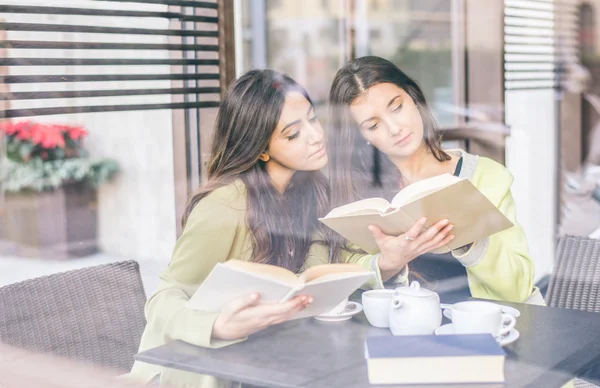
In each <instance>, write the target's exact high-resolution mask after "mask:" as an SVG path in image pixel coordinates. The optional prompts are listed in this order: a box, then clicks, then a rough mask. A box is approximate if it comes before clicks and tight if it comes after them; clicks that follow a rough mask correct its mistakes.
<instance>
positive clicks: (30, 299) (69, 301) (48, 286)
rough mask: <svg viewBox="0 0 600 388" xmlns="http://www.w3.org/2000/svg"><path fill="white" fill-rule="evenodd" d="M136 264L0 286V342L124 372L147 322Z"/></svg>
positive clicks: (61, 274)
mask: <svg viewBox="0 0 600 388" xmlns="http://www.w3.org/2000/svg"><path fill="white" fill-rule="evenodd" d="M145 302H146V297H145V292H144V286H143V284H142V279H141V276H140V270H139V265H138V263H136V262H135V261H125V262H120V263H112V264H105V265H99V266H95V267H89V268H83V269H78V270H73V271H69V272H64V273H58V274H54V275H49V276H43V277H40V278H36V279H31V280H26V281H23V282H19V283H15V284H11V285H8V286H5V287H2V288H0V342H4V343H6V344H9V345H13V346H17V347H21V348H25V349H29V350H32V351H35V352H39V353H51V354H54V355H58V356H63V357H67V358H71V359H76V360H81V361H86V362H90V363H93V364H96V365H100V366H103V367H108V368H112V369H115V370H116V371H115V372H117V371H118V373H121V372H122V371H128V370H129V369H131V366H132V365H133V356H134V355H135V354H136V353H137V351H138V346H139V342H140V338H141V335H142V331H143V330H144V326H145V324H146V322H145V318H144V303H145Z"/></svg>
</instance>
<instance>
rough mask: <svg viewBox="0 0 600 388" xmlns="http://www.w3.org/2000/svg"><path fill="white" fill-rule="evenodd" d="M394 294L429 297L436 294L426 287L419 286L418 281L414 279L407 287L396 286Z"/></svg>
mask: <svg viewBox="0 0 600 388" xmlns="http://www.w3.org/2000/svg"><path fill="white" fill-rule="evenodd" d="M396 294H397V295H398V294H401V295H408V296H416V297H418V298H431V297H434V296H436V295H437V294H436V293H435V292H433V291H431V290H428V289H426V288H421V285H420V284H419V282H418V281H416V280H414V281H412V282H411V283H410V286H408V287H398V288H396Z"/></svg>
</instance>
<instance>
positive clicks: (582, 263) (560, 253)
mask: <svg viewBox="0 0 600 388" xmlns="http://www.w3.org/2000/svg"><path fill="white" fill-rule="evenodd" d="M556 257H557V263H556V266H555V268H554V273H553V274H552V278H551V279H550V284H549V285H548V293H547V294H546V303H547V304H548V305H549V306H552V307H562V308H569V309H577V310H584V311H592V312H600V240H596V239H591V238H586V237H576V236H564V237H562V238H561V239H560V242H559V244H558V250H557V255H556ZM595 374H597V372H596V373H594V376H590V378H593V379H594V380H595V381H597V379H599V378H600V376H596V375H595ZM575 387H576V388H588V387H598V385H594V384H590V383H588V382H586V381H583V380H580V379H575Z"/></svg>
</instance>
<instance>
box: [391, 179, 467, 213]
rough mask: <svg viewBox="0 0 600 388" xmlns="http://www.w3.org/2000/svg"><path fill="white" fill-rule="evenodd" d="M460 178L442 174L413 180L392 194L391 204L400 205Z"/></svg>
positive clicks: (455, 181)
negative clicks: (394, 194)
mask: <svg viewBox="0 0 600 388" xmlns="http://www.w3.org/2000/svg"><path fill="white" fill-rule="evenodd" d="M461 180H462V178H459V177H456V176H454V175H451V174H442V175H437V176H434V177H431V178H428V179H423V180H422V181H418V182H415V183H413V184H411V185H408V186H406V187H405V188H403V189H402V190H400V192H399V193H398V194H396V196H394V198H393V199H392V206H393V207H395V208H399V207H402V206H403V205H406V204H408V203H411V202H414V201H416V200H418V199H421V198H423V197H425V196H427V195H429V194H431V193H434V192H436V191H439V190H441V189H443V188H444V187H447V186H450V185H452V184H455V183H457V182H460V181H461Z"/></svg>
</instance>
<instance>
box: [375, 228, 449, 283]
mask: <svg viewBox="0 0 600 388" xmlns="http://www.w3.org/2000/svg"><path fill="white" fill-rule="evenodd" d="M426 222H427V219H426V218H422V219H420V220H419V221H417V222H416V223H415V224H414V225H413V226H412V227H411V228H410V229H409V230H408V231H407V232H406V233H404V234H401V235H400V236H397V237H394V236H388V235H386V234H385V233H383V232H382V231H381V229H379V228H378V227H376V226H374V225H371V226H369V230H370V231H371V233H373V237H374V238H375V242H376V243H377V246H378V247H379V251H380V257H379V261H378V263H379V269H380V271H381V272H382V277H383V278H384V280H387V279H389V278H391V277H392V276H394V275H395V274H397V273H398V272H400V271H402V269H404V267H405V266H406V265H407V264H408V263H410V262H411V261H412V260H414V259H415V258H416V257H418V256H419V255H422V254H424V253H427V252H431V251H433V250H435V249H437V248H439V247H441V246H444V245H446V244H448V243H449V242H450V241H451V240H452V239H453V238H454V235H453V234H451V233H450V232H451V231H452V228H453V227H454V226H453V225H452V224H450V222H449V221H448V220H441V221H439V222H437V223H435V224H434V225H433V226H431V227H430V228H428V229H427V230H425V231H422V230H423V227H424V226H425V223H426ZM386 278H387V279H386Z"/></svg>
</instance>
